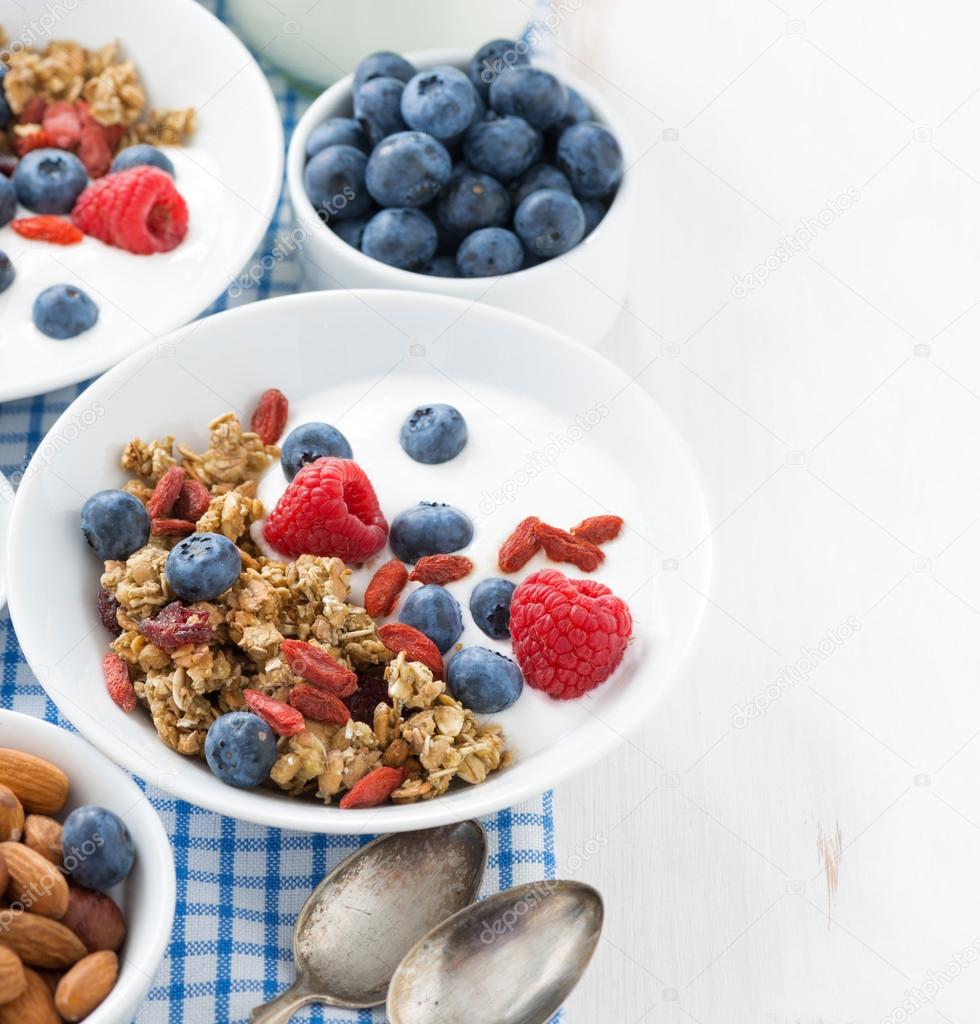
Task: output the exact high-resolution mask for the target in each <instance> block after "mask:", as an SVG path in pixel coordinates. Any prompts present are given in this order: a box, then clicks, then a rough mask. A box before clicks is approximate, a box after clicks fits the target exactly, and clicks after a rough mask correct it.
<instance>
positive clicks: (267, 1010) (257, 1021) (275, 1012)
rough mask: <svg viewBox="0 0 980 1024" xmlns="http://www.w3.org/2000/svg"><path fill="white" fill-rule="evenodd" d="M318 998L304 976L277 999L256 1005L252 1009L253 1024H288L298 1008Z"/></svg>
mask: <svg viewBox="0 0 980 1024" xmlns="http://www.w3.org/2000/svg"><path fill="white" fill-rule="evenodd" d="M316 1000H317V996H316V995H315V994H314V993H312V992H311V991H310V990H309V988H307V986H306V983H305V982H304V981H303V980H302V978H300V979H297V980H296V981H295V982H294V983H293V984H292V985H291V986H290V987H289V988H287V989H286V991H285V992H280V993H279V995H277V996H276V998H275V999H273V1000H271V1001H270V1002H268V1003H264V1004H263V1005H262V1006H256V1007H255V1009H254V1010H253V1011H252V1024H286V1022H287V1021H288V1020H289V1018H290V1017H292V1015H293V1014H294V1013H295V1012H296V1011H297V1010H299V1009H300V1008H301V1007H304V1006H306V1004H307V1003H313V1002H316Z"/></svg>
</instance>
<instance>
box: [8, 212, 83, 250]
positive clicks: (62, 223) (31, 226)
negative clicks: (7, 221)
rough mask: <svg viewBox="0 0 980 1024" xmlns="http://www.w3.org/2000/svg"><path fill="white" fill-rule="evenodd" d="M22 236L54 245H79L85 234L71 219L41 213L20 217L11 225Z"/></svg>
mask: <svg viewBox="0 0 980 1024" xmlns="http://www.w3.org/2000/svg"><path fill="white" fill-rule="evenodd" d="M10 226H11V227H12V228H13V229H14V231H16V232H17V234H18V235H20V237H21V238H27V239H29V240H30V241H32V242H50V243H51V244H52V245H78V243H79V242H81V241H82V239H84V238H85V235H84V234H82V232H81V231H79V230H78V228H76V227H75V225H74V224H72V222H71V221H70V220H64V219H63V218H61V217H54V216H52V215H51V214H47V213H46V214H41V216H39V217H19V218H18V219H17V220H15V221H13V222H12V223H11V225H10Z"/></svg>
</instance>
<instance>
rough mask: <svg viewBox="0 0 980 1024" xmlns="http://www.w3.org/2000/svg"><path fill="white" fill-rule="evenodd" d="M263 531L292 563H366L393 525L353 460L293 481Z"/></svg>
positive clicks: (327, 463) (328, 461)
mask: <svg viewBox="0 0 980 1024" xmlns="http://www.w3.org/2000/svg"><path fill="white" fill-rule="evenodd" d="M162 173H163V172H162V171H161V174H162ZM262 532H263V533H264V534H265V539H266V540H267V541H268V542H269V543H270V544H271V545H272V546H273V547H274V548H275V549H276V550H277V551H281V552H282V553H283V554H284V555H288V556H289V557H290V558H298V557H299V556H300V555H321V556H323V557H335V558H342V559H343V560H344V561H345V562H365V561H367V559H369V558H370V557H371V556H372V555H373V554H375V553H376V552H378V551H380V550H381V549H382V548H383V547H384V545H385V541H386V540H387V539H388V521H387V520H386V519H385V517H384V514H383V513H382V511H381V508H380V506H379V505H378V498H377V495H376V494H375V493H374V488H373V487H372V486H371V481H370V480H368V478H367V474H366V473H365V472H364V470H363V469H361V467H360V466H359V465H358V464H357V463H356V462H352V461H351V460H350V459H336V458H333V457H330V458H324V459H317V460H316V462H311V463H309V464H308V465H306V466H304V467H303V468H302V469H301V470H300V471H299V472H298V473H297V474H296V476H295V477H293V481H292V483H291V484H290V485H289V486H288V487H287V488H286V492H285V493H284V494H283V496H282V497H281V498H280V499H279V502H278V503H277V505H276V507H275V508H274V509H273V510H272V512H271V514H270V515H269V518H268V519H266V521H265V525H264V526H263V528H262Z"/></svg>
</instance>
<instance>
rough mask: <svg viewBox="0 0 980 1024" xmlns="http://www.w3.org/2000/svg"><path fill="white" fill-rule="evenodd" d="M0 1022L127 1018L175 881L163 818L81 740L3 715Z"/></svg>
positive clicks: (161, 945) (151, 970)
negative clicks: (2, 896)
mask: <svg viewBox="0 0 980 1024" xmlns="http://www.w3.org/2000/svg"><path fill="white" fill-rule="evenodd" d="M0 892H2V893H4V894H5V899H4V900H3V902H0V1022H3V1024H7V1022H13V1021H16V1022H18V1024H33V1022H35V1021H43V1022H45V1024H47V1022H49V1021H51V1022H54V1021H80V1020H85V1021H88V1022H90V1024H109V1022H110V1021H123V1020H130V1019H131V1018H132V1017H133V1015H134V1013H135V1012H136V1010H137V1008H138V1007H139V1005H140V1004H141V1003H142V1001H143V999H144V997H145V996H146V993H147V991H148V990H149V988H150V985H151V983H152V981H153V976H154V974H155V973H156V970H157V968H158V966H159V964H160V961H161V960H162V958H163V953H164V950H165V949H166V947H167V943H168V942H169V939H170V929H171V926H172V924H173V916H174V904H175V897H176V881H175V877H174V865H173V856H172V854H171V852H170V844H169V841H168V840H167V835H166V833H165V832H164V829H163V826H162V824H161V823H160V819H159V818H158V817H157V815H156V813H155V812H154V810H153V808H152V807H151V806H150V804H149V802H148V801H147V799H146V798H145V797H144V796H143V794H142V793H141V792H140V790H139V788H138V787H137V786H136V784H135V783H134V782H133V781H132V780H131V779H130V778H129V777H128V776H127V775H125V773H123V772H122V771H120V769H118V768H116V767H115V766H114V765H113V764H112V763H111V762H109V761H108V760H107V759H106V758H105V757H103V756H102V755H101V754H100V753H98V752H97V751H96V750H95V749H94V748H93V747H91V746H89V745H88V744H87V743H86V742H85V741H84V740H82V739H80V738H79V737H77V736H74V735H72V734H70V733H68V732H65V731H64V730H62V729H59V728H57V727H56V726H54V725H50V724H49V723H47V722H42V721H39V720H38V719H35V718H31V717H29V716H27V715H22V714H18V713H17V712H14V711H4V710H0Z"/></svg>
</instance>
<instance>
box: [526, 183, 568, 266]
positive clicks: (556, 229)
mask: <svg viewBox="0 0 980 1024" xmlns="http://www.w3.org/2000/svg"><path fill="white" fill-rule="evenodd" d="M514 230H515V231H516V232H517V234H518V235H519V236H520V239H521V241H522V242H523V243H524V248H525V249H527V251H528V252H530V253H532V254H533V255H535V256H543V257H545V258H548V259H550V258H551V257H553V256H560V255H561V254H562V253H563V252H568V250H569V249H571V248H572V246H575V245H578V243H579V242H581V241H582V239H583V238H584V237H585V214H584V213H583V212H582V207H581V206H580V205H579V201H578V200H577V199H576V198H575V197H574V196H570V195H568V193H566V192H559V191H558V190H557V189H554V188H543V189H541V190H540V191H538V192H532V193H531V194H530V195H529V196H528V197H527V199H525V200H524V202H523V203H521V205H520V206H518V208H517V212H516V213H515V214H514Z"/></svg>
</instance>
